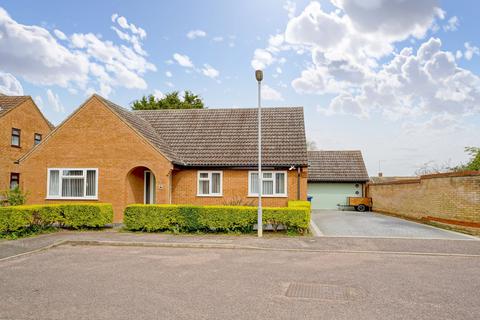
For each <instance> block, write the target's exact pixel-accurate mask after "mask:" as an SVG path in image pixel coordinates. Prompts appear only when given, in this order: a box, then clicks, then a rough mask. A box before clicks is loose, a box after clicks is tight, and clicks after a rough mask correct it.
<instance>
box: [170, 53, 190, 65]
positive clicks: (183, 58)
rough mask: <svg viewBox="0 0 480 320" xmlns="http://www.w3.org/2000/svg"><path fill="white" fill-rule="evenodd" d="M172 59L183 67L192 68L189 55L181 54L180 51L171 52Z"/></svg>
mask: <svg viewBox="0 0 480 320" xmlns="http://www.w3.org/2000/svg"><path fill="white" fill-rule="evenodd" d="M173 59H174V60H175V61H177V63H178V64H179V65H181V66H182V67H185V68H193V67H194V65H193V63H192V61H191V60H190V57H188V56H187V55H183V54H180V53H174V54H173Z"/></svg>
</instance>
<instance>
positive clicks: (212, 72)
mask: <svg viewBox="0 0 480 320" xmlns="http://www.w3.org/2000/svg"><path fill="white" fill-rule="evenodd" d="M202 73H203V75H204V76H206V77H209V78H212V79H215V78H217V77H218V76H219V75H220V72H219V71H218V70H216V69H215V68H213V67H212V66H210V65H208V64H204V65H203V68H202Z"/></svg>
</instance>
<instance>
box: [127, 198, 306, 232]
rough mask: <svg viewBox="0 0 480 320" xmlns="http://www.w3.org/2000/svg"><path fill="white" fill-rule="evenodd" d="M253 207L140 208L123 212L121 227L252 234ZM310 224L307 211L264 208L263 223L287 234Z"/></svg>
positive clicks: (131, 208) (188, 206) (303, 228)
mask: <svg viewBox="0 0 480 320" xmlns="http://www.w3.org/2000/svg"><path fill="white" fill-rule="evenodd" d="M256 222H257V208H256V207H242V206H192V205H168V204H167V205H162V204H160V205H158V204H157V205H143V204H134V205H130V206H128V207H127V208H125V215H124V219H123V223H124V224H125V227H126V228H127V229H129V230H133V231H149V232H153V231H175V232H178V231H185V232H191V231H214V232H215V231H220V232H225V231H243V232H248V231H252V230H253V226H254V224H256ZM309 222H310V210H309V209H307V208H305V207H298V208H293V207H290V208H284V207H282V208H263V223H264V224H272V225H273V226H274V228H275V226H278V225H280V224H281V225H283V226H284V227H285V228H286V229H287V230H293V231H297V232H301V233H304V232H305V231H306V230H307V229H308V224H309Z"/></svg>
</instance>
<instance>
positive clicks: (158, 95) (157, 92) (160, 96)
mask: <svg viewBox="0 0 480 320" xmlns="http://www.w3.org/2000/svg"><path fill="white" fill-rule="evenodd" d="M153 96H154V97H155V98H157V99H163V98H165V95H164V94H163V92H162V91H160V90H158V89H155V90H153Z"/></svg>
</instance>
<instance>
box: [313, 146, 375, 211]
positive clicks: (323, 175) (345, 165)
mask: <svg viewBox="0 0 480 320" xmlns="http://www.w3.org/2000/svg"><path fill="white" fill-rule="evenodd" d="M368 179H369V178H368V172H367V169H366V167H365V163H364V161H363V157H362V153H361V151H359V150H353V151H350V150H349V151H343V150H341V151H327V150H322V151H309V152H308V195H309V196H311V197H312V209H337V208H338V205H339V204H340V205H346V204H347V198H348V197H362V196H363V194H364V192H365V184H366V182H367V181H368Z"/></svg>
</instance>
